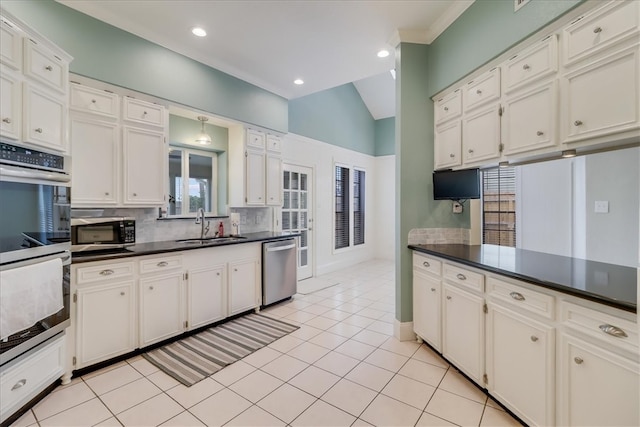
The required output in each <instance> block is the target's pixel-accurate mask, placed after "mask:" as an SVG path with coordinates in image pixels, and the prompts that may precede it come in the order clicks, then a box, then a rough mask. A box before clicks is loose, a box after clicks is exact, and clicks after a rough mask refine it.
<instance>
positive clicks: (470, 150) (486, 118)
mask: <svg viewBox="0 0 640 427" xmlns="http://www.w3.org/2000/svg"><path fill="white" fill-rule="evenodd" d="M500 140H501V136H500V105H499V104H494V105H491V106H489V107H487V108H483V109H480V110H477V111H474V112H473V113H472V114H467V115H466V116H465V118H464V119H463V120H462V157H463V161H464V163H465V164H475V163H477V162H481V161H486V160H491V159H497V158H498V157H500Z"/></svg>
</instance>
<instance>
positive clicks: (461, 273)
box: [442, 264, 484, 292]
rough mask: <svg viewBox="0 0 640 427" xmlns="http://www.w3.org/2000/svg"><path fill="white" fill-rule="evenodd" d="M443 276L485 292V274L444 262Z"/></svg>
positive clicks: (466, 286) (469, 287) (450, 280)
mask: <svg viewBox="0 0 640 427" xmlns="http://www.w3.org/2000/svg"><path fill="white" fill-rule="evenodd" d="M442 271H443V276H444V278H445V279H447V280H448V281H449V282H452V283H457V284H458V285H461V286H463V287H465V288H468V289H471V290H474V291H477V292H483V291H484V274H480V273H476V272H474V271H469V270H467V269H466V268H462V267H458V266H457V265H451V264H444V266H443V270H442Z"/></svg>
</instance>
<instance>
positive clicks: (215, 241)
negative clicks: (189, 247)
mask: <svg viewBox="0 0 640 427" xmlns="http://www.w3.org/2000/svg"><path fill="white" fill-rule="evenodd" d="M243 239H246V237H242V236H233V237H231V236H230V237H206V238H204V239H197V238H196V239H180V240H176V242H178V243H185V244H194V245H214V244H218V243H227V242H236V241H238V240H243Z"/></svg>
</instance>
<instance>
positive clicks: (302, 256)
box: [300, 249, 308, 267]
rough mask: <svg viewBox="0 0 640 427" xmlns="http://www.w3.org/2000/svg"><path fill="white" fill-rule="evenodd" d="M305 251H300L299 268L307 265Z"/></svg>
mask: <svg viewBox="0 0 640 427" xmlns="http://www.w3.org/2000/svg"><path fill="white" fill-rule="evenodd" d="M307 263H308V261H307V250H306V249H302V250H300V267H305V266H306V265H307Z"/></svg>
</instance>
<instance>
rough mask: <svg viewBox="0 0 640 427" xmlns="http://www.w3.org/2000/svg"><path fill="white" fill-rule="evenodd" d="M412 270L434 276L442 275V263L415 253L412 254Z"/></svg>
mask: <svg viewBox="0 0 640 427" xmlns="http://www.w3.org/2000/svg"><path fill="white" fill-rule="evenodd" d="M413 268H415V269H416V270H418V271H422V272H425V273H431V274H434V275H436V276H440V275H441V274H442V262H440V261H438V260H435V259H433V258H429V257H427V256H424V255H421V254H417V253H415V252H414V253H413Z"/></svg>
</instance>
